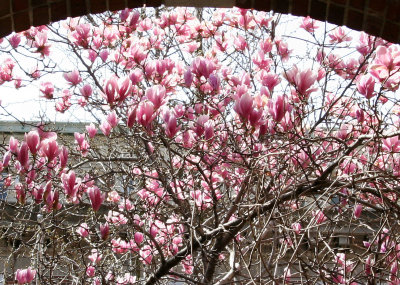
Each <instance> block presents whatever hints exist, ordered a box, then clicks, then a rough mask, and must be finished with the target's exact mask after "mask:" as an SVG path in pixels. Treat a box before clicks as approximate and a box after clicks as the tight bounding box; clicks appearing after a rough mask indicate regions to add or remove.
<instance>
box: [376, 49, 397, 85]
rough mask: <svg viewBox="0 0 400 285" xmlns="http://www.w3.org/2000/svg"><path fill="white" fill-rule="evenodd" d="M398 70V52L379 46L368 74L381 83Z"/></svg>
mask: <svg viewBox="0 0 400 285" xmlns="http://www.w3.org/2000/svg"><path fill="white" fill-rule="evenodd" d="M399 68H400V51H399V50H398V49H397V48H395V47H389V48H387V47H385V46H379V47H378V48H377V50H376V56H375V59H374V61H373V64H372V65H371V66H370V68H369V72H370V73H371V75H373V76H374V77H375V78H377V79H378V80H380V81H381V82H382V81H384V80H386V79H387V78H388V77H389V75H390V74H391V73H392V71H396V70H398V69H399Z"/></svg>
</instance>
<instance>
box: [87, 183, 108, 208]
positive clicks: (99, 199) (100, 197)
mask: <svg viewBox="0 0 400 285" xmlns="http://www.w3.org/2000/svg"><path fill="white" fill-rule="evenodd" d="M87 194H88V195H89V198H90V203H91V204H92V208H93V211H95V212H97V211H98V210H99V209H100V206H101V204H102V203H103V201H104V199H105V197H106V195H105V193H101V191H100V189H99V188H98V187H96V186H93V187H91V188H89V189H88V190H87Z"/></svg>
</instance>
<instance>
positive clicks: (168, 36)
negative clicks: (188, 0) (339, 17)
mask: <svg viewBox="0 0 400 285" xmlns="http://www.w3.org/2000/svg"><path fill="white" fill-rule="evenodd" d="M284 21H290V23H289V24H290V25H289V26H287V25H285V23H283V22H284ZM1 46H2V52H3V54H6V55H7V59H5V60H4V62H3V63H2V64H1V74H0V77H1V83H3V84H5V85H13V84H15V87H16V88H18V87H20V86H23V85H26V84H28V83H29V82H31V81H37V82H39V86H40V87H39V88H38V89H40V91H39V90H38V91H36V93H35V91H32V90H35V89H34V87H31V89H30V90H31V91H30V92H31V93H33V95H32V96H41V97H44V98H45V99H46V100H48V101H49V102H51V103H52V104H53V106H54V108H55V110H56V111H57V112H69V111H70V110H71V109H73V110H74V112H84V113H86V114H90V116H91V117H92V118H93V121H92V122H91V123H88V124H87V126H86V130H85V131H84V130H82V132H81V133H75V136H74V141H72V142H68V138H66V137H65V136H63V135H62V134H60V133H58V134H57V133H56V132H51V131H48V130H47V129H46V127H45V126H43V125H41V126H39V127H37V128H33V129H32V131H30V132H28V133H26V134H25V137H24V138H19V139H18V138H14V137H11V138H10V139H9V143H8V141H7V143H6V144H5V145H4V147H3V148H2V149H3V154H2V155H3V161H2V164H1V168H2V169H3V172H4V173H5V174H4V180H3V184H4V189H5V191H7V199H3V201H2V202H1V203H2V204H1V205H2V207H3V209H4V210H3V211H2V214H1V215H2V227H3V234H2V237H3V239H5V240H8V241H11V245H12V247H13V251H12V253H11V254H10V256H8V257H7V259H5V260H6V262H7V263H6V266H5V267H8V268H10V266H11V265H10V264H11V262H12V261H13V260H14V261H15V260H17V261H18V259H22V258H25V260H26V259H28V260H29V263H30V266H29V265H27V266H25V267H19V268H18V267H13V270H14V272H10V271H9V270H7V268H6V269H5V271H4V274H5V276H7V277H8V278H11V279H15V280H16V281H17V282H18V283H19V284H26V283H30V282H37V284H60V283H61V282H66V283H68V284H174V283H177V284H183V283H184V284H229V283H237V284H248V283H249V284H283V283H285V284H290V283H296V284H298V283H299V282H300V283H307V284H308V283H310V284H315V282H317V281H318V282H320V283H318V284H376V283H377V282H380V281H386V282H388V283H390V284H400V276H399V270H398V262H399V261H398V259H399V258H400V234H399V226H398V217H399V214H400V204H399V202H398V199H399V193H400V188H399V186H400V185H399V178H398V177H399V175H400V154H399V151H400V141H399V134H400V132H399V127H400V121H399V114H400V105H399V101H398V99H397V97H396V91H397V90H398V87H399V84H400V71H399V70H400V48H399V47H398V46H396V45H393V44H390V43H387V42H385V41H383V40H382V39H379V38H375V37H372V36H369V35H366V34H363V33H361V34H359V33H354V32H351V33H349V31H348V30H346V29H344V28H341V27H332V26H330V25H327V24H326V23H321V22H316V21H313V20H312V19H310V18H304V19H294V20H293V18H289V20H288V17H282V16H280V15H274V14H272V13H265V12H257V11H253V10H241V9H233V10H215V9H187V8H178V9H176V8H175V9H171V8H165V7H160V8H158V9H153V10H151V9H144V8H142V9H126V10H124V11H120V12H107V13H105V14H101V15H97V16H94V15H90V16H86V17H81V18H75V19H68V20H66V21H64V22H62V23H58V24H53V25H50V26H47V27H45V26H42V27H37V28H31V29H30V30H28V31H26V32H23V33H19V34H14V35H11V36H9V37H8V38H6V39H5V40H4V41H3V43H2V45H1ZM56 50H62V52H64V53H65V56H67V57H68V61H69V63H72V64H74V66H73V68H70V69H69V68H68V69H67V68H66V67H65V66H66V65H63V64H59V63H58V61H57V60H58V59H57V58H58V56H56V57H54V56H53V57H52V54H54V53H56ZM57 53H59V51H57ZM21 57H29V60H34V61H35V65H34V66H35V68H34V69H32V67H29V68H30V69H29V68H28V67H27V66H26V65H25V64H23V61H22V60H21V59H20V58H21ZM47 73H52V74H53V75H54V74H60V75H61V74H62V77H63V78H62V79H61V80H48V79H46V78H47V77H46V74H47ZM39 93H40V95H39ZM3 111H5V112H7V108H6V107H4V106H3ZM10 115H13V114H10ZM46 130H47V131H46ZM13 197H16V199H12V198H13ZM28 266H29V267H28Z"/></svg>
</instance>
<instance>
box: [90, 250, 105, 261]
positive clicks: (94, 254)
mask: <svg viewBox="0 0 400 285" xmlns="http://www.w3.org/2000/svg"><path fill="white" fill-rule="evenodd" d="M88 258H89V260H90V261H91V262H92V263H93V264H96V263H99V262H100V261H101V259H102V258H103V255H102V254H101V253H99V251H98V250H97V249H95V248H94V249H92V250H91V254H90V255H89V256H88Z"/></svg>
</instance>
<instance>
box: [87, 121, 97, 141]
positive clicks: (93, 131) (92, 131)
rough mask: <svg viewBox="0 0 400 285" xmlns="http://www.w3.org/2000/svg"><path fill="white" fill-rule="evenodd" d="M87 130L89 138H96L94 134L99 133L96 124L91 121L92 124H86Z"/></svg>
mask: <svg viewBox="0 0 400 285" xmlns="http://www.w3.org/2000/svg"><path fill="white" fill-rule="evenodd" d="M86 131H87V132H88V135H89V138H91V139H92V138H94V136H95V135H96V133H97V129H96V126H95V125H94V124H93V123H90V125H87V126H86Z"/></svg>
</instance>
